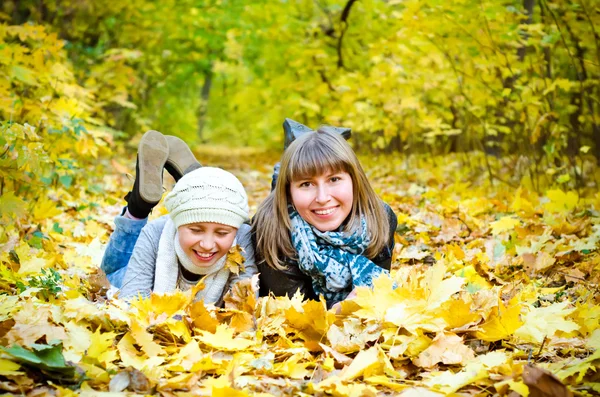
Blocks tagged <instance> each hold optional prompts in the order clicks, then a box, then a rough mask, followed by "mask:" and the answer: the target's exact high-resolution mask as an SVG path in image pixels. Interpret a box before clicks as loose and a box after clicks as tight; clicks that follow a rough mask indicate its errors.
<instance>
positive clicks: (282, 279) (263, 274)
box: [252, 203, 398, 299]
mask: <svg viewBox="0 0 600 397" xmlns="http://www.w3.org/2000/svg"><path fill="white" fill-rule="evenodd" d="M384 204H385V203H384ZM385 209H386V212H387V215H388V222H389V224H390V237H389V242H388V245H387V246H385V247H384V248H383V250H382V251H381V252H380V253H379V254H378V255H377V256H376V257H375V258H373V259H372V261H373V263H375V264H376V265H377V266H379V267H381V268H383V269H386V270H390V267H391V265H392V252H393V251H394V232H395V231H396V227H397V225H398V217H396V214H394V211H392V209H391V208H390V206H389V205H387V204H385ZM252 238H253V242H254V246H255V250H254V252H255V255H256V263H257V266H258V271H259V272H260V296H267V295H269V293H273V295H275V296H285V295H286V294H287V295H288V296H289V297H292V296H293V295H294V294H295V293H296V291H298V290H299V291H300V292H301V293H302V294H304V297H305V298H306V299H318V297H317V296H316V294H315V292H314V291H313V288H312V281H311V278H310V277H309V276H307V275H305V274H304V273H302V271H301V270H300V268H299V267H298V262H297V261H295V260H293V259H291V258H290V259H287V260H286V262H285V264H286V265H287V269H285V270H277V269H273V268H272V267H270V266H269V265H267V264H266V263H265V262H264V261H263V260H262V258H261V255H260V253H259V252H258V251H257V250H256V236H255V235H253V236H252Z"/></svg>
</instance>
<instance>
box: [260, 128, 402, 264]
mask: <svg viewBox="0 0 600 397" xmlns="http://www.w3.org/2000/svg"><path fill="white" fill-rule="evenodd" d="M327 171H329V172H333V173H337V172H341V171H344V172H347V173H348V174H349V175H350V177H351V178H352V187H353V189H352V190H353V196H354V197H353V201H352V210H351V211H350V214H349V215H348V218H347V221H346V222H345V224H344V229H343V230H344V231H348V232H354V231H356V230H357V229H358V228H359V227H361V220H360V219H361V216H364V217H365V220H366V222H367V229H368V231H369V236H370V238H371V242H370V244H369V247H368V248H367V250H366V252H365V255H366V256H367V257H368V258H374V257H375V256H376V255H377V254H378V253H379V252H380V251H381V250H382V249H383V247H384V246H385V245H386V244H388V239H389V233H390V230H389V222H388V217H387V214H386V210H385V208H384V206H383V202H381V201H380V200H379V198H378V197H377V195H376V194H375V191H374V190H373V188H372V187H371V184H370V183H369V180H368V179H367V176H366V175H365V172H364V171H363V169H362V167H361V165H360V162H359V161H358V158H357V157H356V154H355V153H354V151H353V150H352V148H351V147H350V145H348V143H347V142H346V141H345V140H344V138H342V137H341V136H340V135H339V134H338V133H336V132H332V131H329V130H327V129H326V128H320V129H319V130H317V131H315V132H309V133H306V134H304V135H302V136H301V137H299V138H298V139H296V140H295V141H294V142H292V144H291V145H290V146H289V147H288V148H287V150H286V151H285V152H284V153H283V156H282V158H281V168H280V171H279V178H278V180H277V184H276V186H275V189H274V190H273V191H272V192H271V194H269V196H268V197H267V199H266V200H265V201H264V202H263V203H262V204H261V205H260V206H259V207H258V210H257V212H256V215H255V216H254V218H253V221H252V229H253V233H254V236H255V238H256V251H257V254H258V255H257V257H258V258H260V260H262V261H264V262H266V263H267V264H268V265H269V266H271V267H272V268H275V269H281V270H283V269H285V261H284V258H296V256H297V254H296V250H295V249H294V246H293V245H292V241H291V236H290V229H291V221H290V217H289V214H288V205H290V204H291V196H290V183H292V182H293V181H298V180H301V179H305V178H311V177H314V176H317V175H322V174H323V173H324V172H327Z"/></svg>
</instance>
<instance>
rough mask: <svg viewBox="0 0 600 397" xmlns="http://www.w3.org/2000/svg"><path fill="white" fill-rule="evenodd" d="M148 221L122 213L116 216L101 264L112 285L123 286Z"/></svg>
mask: <svg viewBox="0 0 600 397" xmlns="http://www.w3.org/2000/svg"><path fill="white" fill-rule="evenodd" d="M124 212H125V211H123V213H124ZM146 223H148V219H140V220H136V219H130V218H126V217H124V216H122V215H118V216H117V217H116V218H115V230H114V231H113V232H112V234H111V235H110V240H109V241H108V245H107V246H106V251H104V257H102V264H101V265H100V268H102V270H104V273H106V278H108V281H109V282H110V283H111V285H113V286H115V287H117V288H121V285H122V283H123V277H125V272H126V271H127V265H128V264H129V259H130V258H131V254H132V253H133V248H134V247H135V243H136V242H137V239H138V237H139V236H140V233H141V231H142V228H143V227H144V226H146Z"/></svg>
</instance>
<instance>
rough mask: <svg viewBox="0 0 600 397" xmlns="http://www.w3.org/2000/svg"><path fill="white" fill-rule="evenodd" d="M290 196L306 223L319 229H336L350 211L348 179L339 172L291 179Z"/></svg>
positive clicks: (351, 201)
mask: <svg viewBox="0 0 600 397" xmlns="http://www.w3.org/2000/svg"><path fill="white" fill-rule="evenodd" d="M290 196H291V199H292V204H293V205H294V207H295V208H296V211H298V214H300V216H301V217H302V218H303V219H304V220H305V221H306V222H308V223H310V224H311V225H312V226H314V227H316V228H317V229H318V230H320V231H322V232H329V231H333V230H337V229H338V228H339V227H340V225H341V224H342V223H343V222H344V220H345V219H346V218H347V217H348V215H349V214H350V212H351V211H352V203H353V200H354V192H353V185H352V178H351V177H350V174H349V173H347V172H345V171H339V172H325V173H323V174H321V175H317V176H313V177H307V178H303V179H299V180H296V181H292V182H291V183H290Z"/></svg>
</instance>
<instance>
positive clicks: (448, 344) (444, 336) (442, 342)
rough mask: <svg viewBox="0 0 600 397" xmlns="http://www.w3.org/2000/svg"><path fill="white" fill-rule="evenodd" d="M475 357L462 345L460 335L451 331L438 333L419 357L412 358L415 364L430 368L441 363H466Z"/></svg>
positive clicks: (471, 351)
mask: <svg viewBox="0 0 600 397" xmlns="http://www.w3.org/2000/svg"><path fill="white" fill-rule="evenodd" d="M474 357H475V353H474V352H473V350H471V349H469V348H468V347H467V346H465V345H464V343H463V340H462V338H461V337H460V336H458V335H456V334H453V333H443V332H442V333H439V334H438V335H437V336H436V337H435V338H434V339H433V341H432V342H431V345H429V347H428V348H427V349H425V350H424V351H423V352H421V354H419V357H417V358H416V359H414V360H413V363H414V364H415V365H418V366H419V367H424V368H431V367H433V366H434V365H435V364H437V363H439V362H441V363H443V364H463V365H464V364H466V363H467V362H468V361H469V360H472V359H473V358H474Z"/></svg>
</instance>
